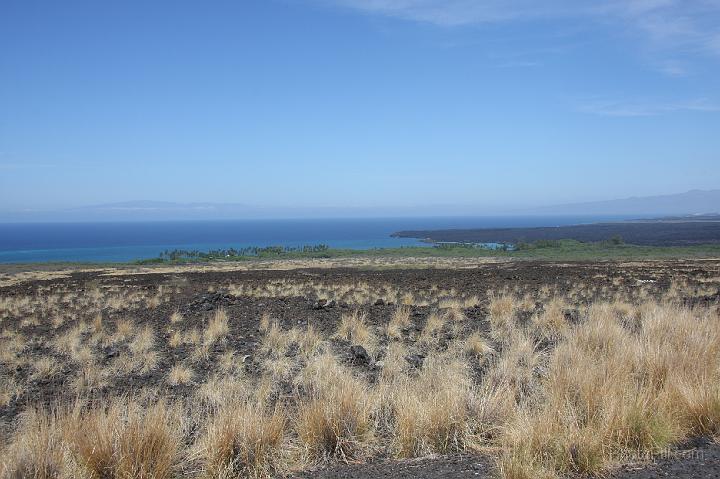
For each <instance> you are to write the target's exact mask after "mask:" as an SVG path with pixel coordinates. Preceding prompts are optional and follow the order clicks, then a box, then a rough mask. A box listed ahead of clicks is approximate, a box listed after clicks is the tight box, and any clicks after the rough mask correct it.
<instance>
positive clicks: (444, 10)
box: [320, 0, 720, 56]
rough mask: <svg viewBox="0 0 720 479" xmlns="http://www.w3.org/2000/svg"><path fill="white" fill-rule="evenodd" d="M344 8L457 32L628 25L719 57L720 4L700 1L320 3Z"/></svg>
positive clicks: (662, 44) (674, 45) (662, 41)
mask: <svg viewBox="0 0 720 479" xmlns="http://www.w3.org/2000/svg"><path fill="white" fill-rule="evenodd" d="M320 1H324V2H325V3H328V4H332V5H337V6H341V7H346V8H351V9H355V10H359V11H364V12H367V13H371V14H379V15H385V16H391V17H396V18H401V19H405V20H412V21H418V22H424V23H430V24H434V25H438V26H443V27H455V26H463V25H474V24H483V23H499V22H510V21H530V20H538V19H557V18H578V17H580V18H582V17H584V18H589V19H595V20H598V21H605V22H612V23H618V22H620V23H621V24H622V25H626V26H629V27H630V28H631V29H632V30H633V31H635V32H637V33H638V34H640V35H642V36H643V37H645V38H646V39H647V41H648V42H650V43H651V44H653V45H655V46H656V47H657V48H660V49H682V50H692V51H695V52H696V53H703V54H712V55H718V56H720V22H718V18H720V2H718V1H717V0H700V1H695V2H687V1H682V0H605V1H601V2H592V3H586V2H579V1H577V0H548V1H546V2H538V1H536V0H484V1H483V0H320Z"/></svg>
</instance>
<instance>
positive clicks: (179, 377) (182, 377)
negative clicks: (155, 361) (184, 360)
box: [167, 364, 195, 386]
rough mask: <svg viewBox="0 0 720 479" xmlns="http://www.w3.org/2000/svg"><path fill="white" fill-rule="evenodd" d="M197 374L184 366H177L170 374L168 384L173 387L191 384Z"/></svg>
mask: <svg viewBox="0 0 720 479" xmlns="http://www.w3.org/2000/svg"><path fill="white" fill-rule="evenodd" d="M194 376H195V374H194V373H193V370H192V369H190V368H189V367H187V366H183V365H182V364H176V365H175V366H173V367H172V369H170V372H169V373H168V379H167V380H168V383H170V384H171V385H172V386H177V385H179V384H188V383H191V382H192V380H193V377H194Z"/></svg>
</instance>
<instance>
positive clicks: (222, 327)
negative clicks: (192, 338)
mask: <svg viewBox="0 0 720 479" xmlns="http://www.w3.org/2000/svg"><path fill="white" fill-rule="evenodd" d="M229 331H230V326H229V324H228V316H227V313H226V312H225V310H224V309H218V310H217V311H215V314H213V317H212V318H211V319H210V321H209V322H208V324H207V326H206V327H205V330H204V331H203V344H204V345H205V346H210V345H213V344H215V343H216V342H218V341H220V340H222V339H224V338H225V336H227V334H228V332H229Z"/></svg>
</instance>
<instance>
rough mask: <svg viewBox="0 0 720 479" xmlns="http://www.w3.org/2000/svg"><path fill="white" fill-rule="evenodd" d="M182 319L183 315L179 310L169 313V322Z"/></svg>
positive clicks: (179, 321)
mask: <svg viewBox="0 0 720 479" xmlns="http://www.w3.org/2000/svg"><path fill="white" fill-rule="evenodd" d="M182 321H183V315H182V313H181V312H180V311H179V310H177V309H176V310H175V311H173V313H172V314H171V315H170V323H172V324H177V323H182Z"/></svg>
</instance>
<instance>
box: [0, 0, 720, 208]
mask: <svg viewBox="0 0 720 479" xmlns="http://www.w3.org/2000/svg"><path fill="white" fill-rule="evenodd" d="M719 74H720V1H718V0H698V1H694V2H687V1H677V0H625V1H614V0H612V1H593V2H589V1H587V2H584V1H579V0H574V1H571V0H548V1H546V2H539V1H528V0H502V1H501V0H487V1H479V0H478V1H472V0H364V1H361V0H262V1H255V0H242V1H208V2H195V1H193V2H190V1H183V0H173V1H151V2H149V1H134V0H128V1H122V2H97V1H73V0H67V1H63V2H58V1H34V0H4V1H3V2H1V3H0V209H4V210H18V209H43V208H56V207H71V206H79V205H87V204H96V203H107V202H119V201H128V200H139V199H148V200H163V201H177V202H197V201H207V202H234V203H247V204H253V205H263V206H284V205H291V206H335V207H382V206H389V205H392V206H401V207H414V206H418V207H422V205H426V204H435V205H436V204H447V205H479V206H482V207H484V208H488V207H492V206H493V205H518V206H525V205H534V204H554V203H564V202H574V201H589V200H598V199H608V198H617V197H626V196H631V195H638V196H642V195H653V194H662V193H672V192H681V191H685V190H689V189H693V188H701V189H712V188H718V187H720V168H719V167H718V165H720V81H719V80H718V78H720V75H719Z"/></svg>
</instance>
